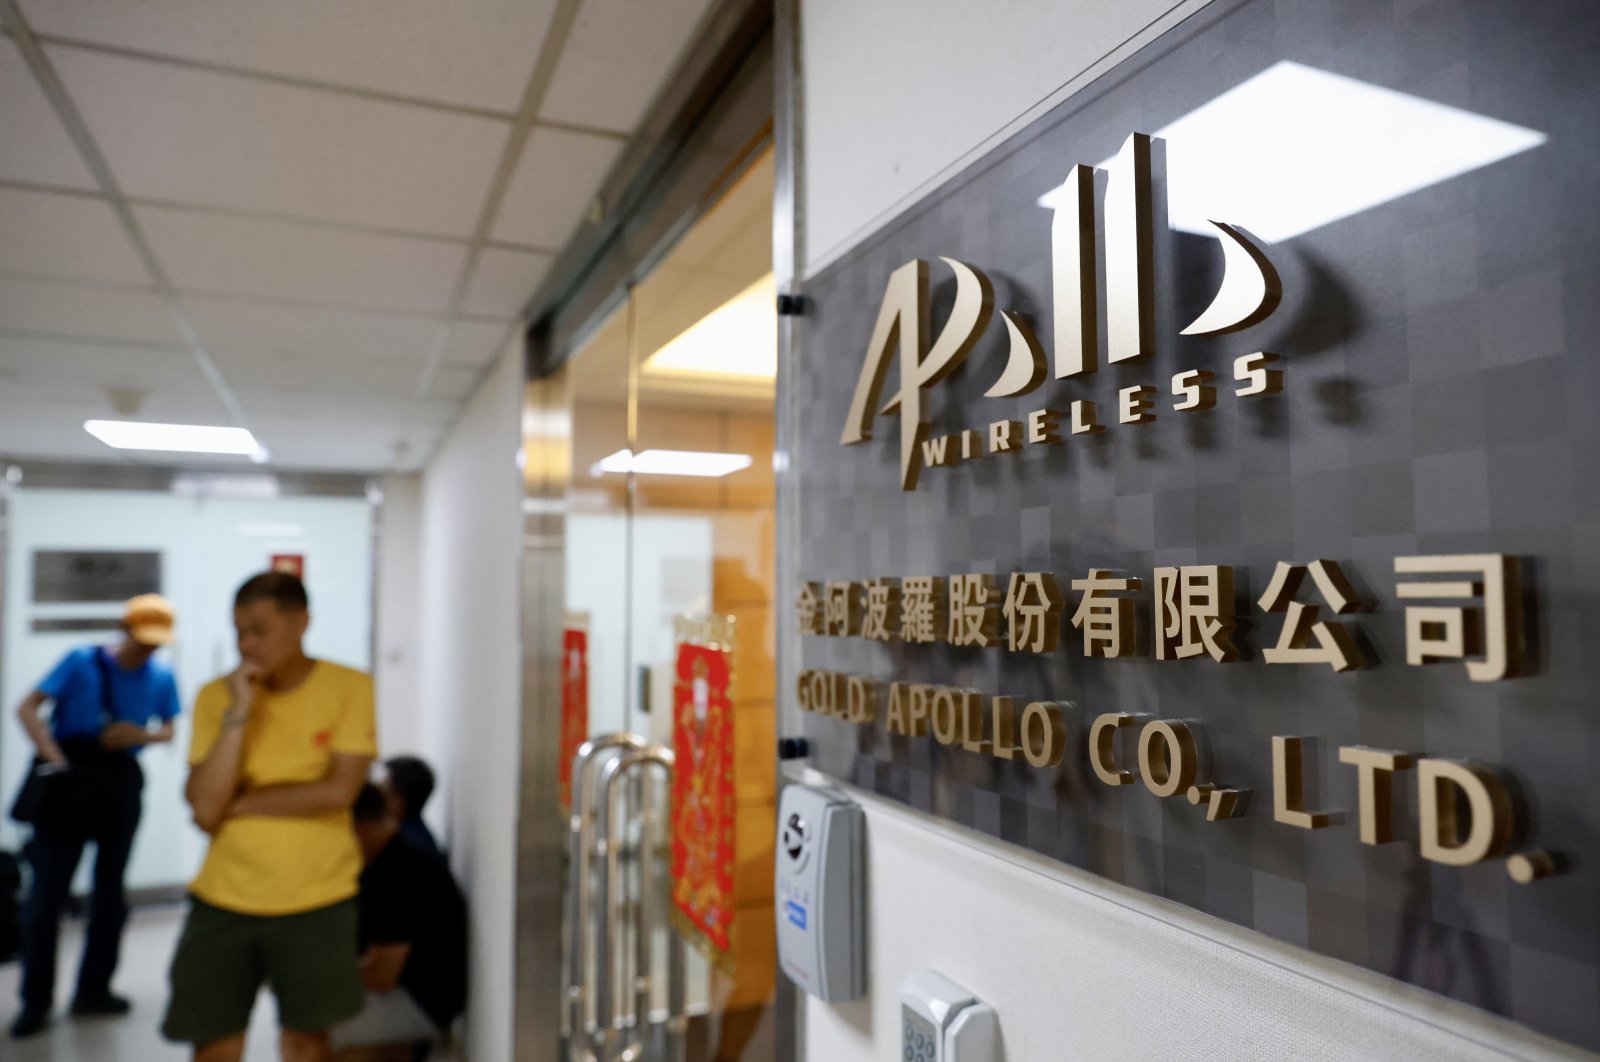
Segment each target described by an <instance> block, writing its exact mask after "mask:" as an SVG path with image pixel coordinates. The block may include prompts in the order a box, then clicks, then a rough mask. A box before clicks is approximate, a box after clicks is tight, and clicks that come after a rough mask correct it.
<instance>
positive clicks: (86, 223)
mask: <svg viewBox="0 0 1600 1062" xmlns="http://www.w3.org/2000/svg"><path fill="white" fill-rule="evenodd" d="M0 271H4V272H7V273H26V274H33V275H36V276H44V277H63V278H67V279H71V280H99V281H106V282H109V283H117V284H133V285H143V284H149V283H150V276H149V274H148V273H146V272H145V269H144V266H143V265H141V264H140V262H139V258H138V256H137V255H136V254H135V253H134V250H133V244H131V243H129V242H128V237H127V235H126V234H125V233H124V232H123V230H122V226H121V225H120V224H119V223H118V222H117V216H116V214H115V213H113V212H112V209H111V206H110V204H109V203H107V202H105V201H104V200H102V199H91V198H89V197H88V196H79V195H66V194H59V193H55V192H32V191H22V190H20V189H16V188H0Z"/></svg>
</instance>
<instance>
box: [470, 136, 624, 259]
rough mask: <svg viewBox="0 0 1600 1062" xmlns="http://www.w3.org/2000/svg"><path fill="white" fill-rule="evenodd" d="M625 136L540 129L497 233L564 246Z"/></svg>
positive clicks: (530, 142) (524, 156)
mask: <svg viewBox="0 0 1600 1062" xmlns="http://www.w3.org/2000/svg"><path fill="white" fill-rule="evenodd" d="M621 152H622V141H621V140H618V139H615V138H612V137H604V136H592V135H589V134H587V133H574V132H569V131H567V130H565V129H547V128H544V127H539V128H536V129H534V131H533V135H531V136H530V137H528V143H527V145H526V146H525V147H524V148H523V151H522V159H521V161H520V163H519V164H518V166H517V170H516V173H515V175H514V176H513V178H512V180H511V185H510V187H509V188H507V189H506V196H505V200H504V202H502V203H501V205H500V216H499V217H498V218H496V219H495V224H494V232H493V236H494V238H495V239H497V240H502V241H504V242H506V243H522V244H529V245H531V246H534V247H547V248H551V249H560V248H562V247H565V246H566V245H567V240H568V239H569V238H570V237H571V236H572V233H573V231H574V230H575V229H576V228H577V227H578V222H579V221H580V220H581V219H582V217H583V213H584V211H585V210H586V209H588V206H589V202H590V201H591V200H592V199H593V198H594V196H595V193H596V192H598V191H599V190H600V182H601V181H602V180H604V179H605V176H606V173H607V171H609V170H610V169H611V166H612V164H613V163H614V162H616V160H617V156H618V155H619V154H620V153H621Z"/></svg>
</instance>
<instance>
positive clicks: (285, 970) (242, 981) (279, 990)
mask: <svg viewBox="0 0 1600 1062" xmlns="http://www.w3.org/2000/svg"><path fill="white" fill-rule="evenodd" d="M189 902H190V907H189V918H188V920H187V921H186V922H185V923H184V926H183V936H181V937H180V938H178V950H177V952H176V953H175V954H174V955H173V956H172V973H171V975H170V980H171V983H172V1001H171V1003H169V1004H168V1005H167V1017H166V1020H165V1021H164V1022H162V1024H161V1032H162V1035H164V1036H165V1037H166V1038H167V1039H169V1040H176V1041H179V1042H182V1043H191V1044H209V1043H213V1042H215V1041H217V1040H225V1039H227V1038H228V1037H230V1036H235V1035H237V1034H239V1033H242V1032H244V1031H245V1028H246V1027H247V1026H248V1025H249V1024H250V1010H251V1008H252V1007H253V1006H255V1002H256V994H257V993H258V992H259V991H260V990H261V985H262V983H263V982H265V983H266V984H267V985H268V987H270V988H271V989H272V994H273V995H274V996H276V997H277V1000H278V1022H279V1024H280V1025H282V1026H283V1028H285V1029H292V1030H294V1031H296V1032H312V1033H314V1032H322V1031H323V1030H325V1029H328V1028H330V1027H331V1026H334V1025H337V1024H338V1023H339V1022H341V1021H344V1020H345V1019H347V1018H350V1017H353V1016H354V1015H356V1014H358V1013H360V1011H361V1008H362V1006H363V1004H364V1003H365V1002H366V993H365V990H364V989H363V988H362V985H361V968H360V965H359V962H360V959H359V956H358V955H357V946H358V945H357V923H356V901H355V900H353V899H351V900H345V901H343V902H342V903H336V904H333V905H332V906H329V907H319V908H317V909H315V910H312V911H306V912H304V913H302V914H292V915H276V916H261V915H247V914H239V913H237V912H234V911H225V910H223V909H222V908H220V907H213V906H211V905H210V904H208V903H205V902H203V901H201V900H199V899H197V898H195V897H192V896H191V897H190V898H189Z"/></svg>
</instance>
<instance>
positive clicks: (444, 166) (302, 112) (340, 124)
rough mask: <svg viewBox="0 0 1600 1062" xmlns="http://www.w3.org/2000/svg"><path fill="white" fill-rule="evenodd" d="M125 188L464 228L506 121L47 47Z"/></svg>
mask: <svg viewBox="0 0 1600 1062" xmlns="http://www.w3.org/2000/svg"><path fill="white" fill-rule="evenodd" d="M49 54H50V57H51V58H52V60H54V62H55V64H56V67H57V69H58V70H59V72H60V74H61V77H62V80H63V81H64V82H65V83H66V86H67V90H68V91H69V92H70V93H71V95H72V98H73V100H74V101H75V102H76V103H77V105H78V107H79V109H80V110H81V111H82V112H83V115H84V119H85V121H87V122H88V124H89V129H90V131H91V132H92V133H93V134H94V137H95V140H96V141H97V142H98V143H99V145H100V147H101V148H102V150H104V152H105V154H106V158H107V160H108V161H109V163H110V165H111V170H112V172H113V173H114V174H115V175H116V177H117V180H118V182H119V183H120V184H121V185H122V187H123V189H124V191H126V192H127V193H128V194H129V195H132V196H135V197H143V198H150V199H162V200H169V201H172V202H180V203H189V204H199V205H205V206H217V207H228V208H234V209H239V210H251V211H260V212H265V213H276V214H285V215H292V216H295V217H305V218H314V219H317V220H321V221H334V222H345V223H351V224H361V225H373V226H380V227H386V228H392V229H403V230H408V231H416V232H428V233H440V234H445V235H453V236H463V237H464V236H469V235H471V233H472V230H473V227H474V225H475V224H476V223H477V219H478V213H479V211H480V210H481V209H482V206H483V199H484V196H485V194H486V193H487V191H488V188H489V180H490V178H491V176H492V175H493V173H494V168H495V165H496V164H497V163H498V161H499V158H500V153H501V152H502V151H503V150H504V147H505V140H506V135H507V133H508V131H509V129H510V125H509V123H507V122H505V121H503V120H501V119H499V118H483V117H478V116H475V115H462V114H454V113H449V112H443V111H436V110H431V109H428V108H423V107H412V106H407V105H404V104H397V103H390V102H387V101H381V100H372V99H367V98H362V97H357V96H349V95H343V94H340V93H333V92H323V91H318V90H315V89H306V88H301V87H298V86H293V85H284V84H279V83H275V82H268V81H261V80H258V79H253V78H247V77H235V76H232V75H228V74H218V73H213V72H209V71H204V70H195V69H190V68H185V67H177V66H171V65H168V64H164V63H157V62H150V61H147V60H143V59H128V58H124V57H121V56H113V55H105V54H101V53H97V52H86V51H82V50H79V49H75V48H59V47H58V48H52V49H50V50H49Z"/></svg>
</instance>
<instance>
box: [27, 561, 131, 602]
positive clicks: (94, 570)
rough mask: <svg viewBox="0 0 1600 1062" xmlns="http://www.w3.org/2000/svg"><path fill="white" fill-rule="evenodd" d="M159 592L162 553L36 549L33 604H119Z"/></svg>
mask: <svg viewBox="0 0 1600 1062" xmlns="http://www.w3.org/2000/svg"><path fill="white" fill-rule="evenodd" d="M160 592H161V554H160V553H159V552H157V551H154V550H93V549H36V550H34V551H33V603H34V604H58V603H61V604H65V603H82V602H91V601H103V602H116V603H118V604H121V603H122V602H124V601H126V600H128V598H130V597H138V596H139V595H140V594H158V593H160Z"/></svg>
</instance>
